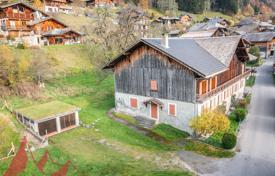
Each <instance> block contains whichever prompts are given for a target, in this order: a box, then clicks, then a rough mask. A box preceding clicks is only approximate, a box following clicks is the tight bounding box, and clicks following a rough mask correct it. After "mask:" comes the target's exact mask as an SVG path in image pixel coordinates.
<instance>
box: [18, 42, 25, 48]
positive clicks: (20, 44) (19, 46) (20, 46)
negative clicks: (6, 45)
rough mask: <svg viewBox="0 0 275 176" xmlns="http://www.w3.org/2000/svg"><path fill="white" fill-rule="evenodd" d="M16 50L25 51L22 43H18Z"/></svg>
mask: <svg viewBox="0 0 275 176" xmlns="http://www.w3.org/2000/svg"><path fill="white" fill-rule="evenodd" d="M16 48H17V49H25V46H24V44H23V43H18V44H17V46H16Z"/></svg>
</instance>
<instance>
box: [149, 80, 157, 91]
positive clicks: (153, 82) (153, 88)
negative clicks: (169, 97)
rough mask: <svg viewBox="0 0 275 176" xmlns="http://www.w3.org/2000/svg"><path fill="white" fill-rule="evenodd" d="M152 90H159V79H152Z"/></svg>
mask: <svg viewBox="0 0 275 176" xmlns="http://www.w3.org/2000/svg"><path fill="white" fill-rule="evenodd" d="M151 90H153V91H157V90H158V83H157V80H151Z"/></svg>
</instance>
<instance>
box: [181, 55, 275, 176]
mask: <svg viewBox="0 0 275 176" xmlns="http://www.w3.org/2000/svg"><path fill="white" fill-rule="evenodd" d="M272 64H273V60H271V59H269V60H267V62H265V63H264V65H263V66H261V67H260V68H258V73H257V79H256V84H255V86H254V87H253V89H252V93H253V96H252V101H251V106H250V109H249V114H248V116H247V119H246V121H245V122H244V123H243V125H242V127H241V132H240V137H239V143H238V146H237V148H239V149H240V152H238V153H237V154H236V156H235V157H234V158H231V159H213V158H208V157H204V156H201V155H197V154H195V153H192V152H186V151H181V152H179V156H180V157H181V158H182V160H184V161H185V162H186V163H187V164H188V165H189V166H190V167H192V168H193V169H194V170H195V171H197V172H198V174H199V175H204V176H275V86H274V84H273V78H272Z"/></svg>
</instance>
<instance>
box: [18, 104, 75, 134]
mask: <svg viewBox="0 0 275 176" xmlns="http://www.w3.org/2000/svg"><path fill="white" fill-rule="evenodd" d="M79 111H80V108H78V107H76V106H73V105H70V104H66V103H63V102H59V101H52V102H49V103H44V104H40V105H34V106H29V107H25V108H21V109H16V110H15V114H16V118H17V119H18V121H19V122H21V123H22V124H23V125H24V126H25V127H26V128H27V129H28V130H29V131H30V132H32V133H34V134H36V135H38V136H47V137H49V136H52V135H55V134H58V133H61V132H64V131H67V130H70V129H72V128H75V127H78V126H79V116H78V112H79Z"/></svg>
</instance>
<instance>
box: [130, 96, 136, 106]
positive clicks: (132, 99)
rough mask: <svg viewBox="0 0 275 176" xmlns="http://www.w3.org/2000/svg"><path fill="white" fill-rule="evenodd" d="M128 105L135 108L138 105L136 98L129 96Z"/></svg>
mask: <svg viewBox="0 0 275 176" xmlns="http://www.w3.org/2000/svg"><path fill="white" fill-rule="evenodd" d="M130 106H131V107H132V108H137V107H138V103H137V99H136V98H130Z"/></svg>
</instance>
